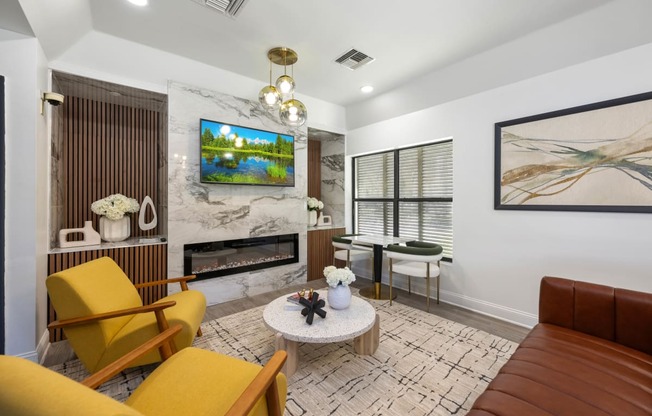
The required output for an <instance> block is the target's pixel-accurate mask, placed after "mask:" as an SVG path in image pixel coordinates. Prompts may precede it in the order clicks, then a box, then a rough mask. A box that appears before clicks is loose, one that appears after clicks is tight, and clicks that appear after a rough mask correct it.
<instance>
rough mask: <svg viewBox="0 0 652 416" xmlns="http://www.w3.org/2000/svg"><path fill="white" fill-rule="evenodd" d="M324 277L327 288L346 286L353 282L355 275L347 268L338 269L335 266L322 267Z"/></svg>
mask: <svg viewBox="0 0 652 416" xmlns="http://www.w3.org/2000/svg"><path fill="white" fill-rule="evenodd" d="M324 277H326V283H328V286H330V287H335V286H337V285H339V284H341V285H343V286H348V285H350V284H351V283H353V282H355V274H353V272H352V271H351V270H349V268H348V267H345V268H343V269H338V268H337V267H335V266H326V267H324Z"/></svg>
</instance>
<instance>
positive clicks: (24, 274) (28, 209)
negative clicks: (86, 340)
mask: <svg viewBox="0 0 652 416" xmlns="http://www.w3.org/2000/svg"><path fill="white" fill-rule="evenodd" d="M45 62H46V61H45V56H44V54H43V50H42V49H41V47H40V45H39V43H38V42H37V41H36V39H34V38H29V37H26V36H23V35H18V34H16V33H13V32H8V31H4V30H2V29H0V74H2V75H4V76H5V100H6V101H5V109H6V114H5V117H6V118H5V123H6V132H5V146H6V147H5V167H4V168H5V215H6V217H5V264H4V267H5V300H6V304H5V317H6V326H5V341H6V344H5V353H6V354H10V355H20V356H23V357H26V358H30V359H34V360H35V359H36V343H37V340H38V339H39V337H40V335H41V334H42V333H43V331H44V330H45V322H46V298H45V285H44V280H45V273H46V253H47V241H48V235H47V234H48V233H47V206H48V204H47V178H48V174H47V168H48V165H47V162H46V163H43V161H47V158H48V156H47V153H48V140H47V134H46V133H47V126H46V117H45V116H41V115H40V114H39V104H40V99H39V97H40V92H41V91H44V90H46V89H47V69H46V68H45ZM46 111H49V109H46ZM37 276H43V277H42V278H41V279H38V278H37Z"/></svg>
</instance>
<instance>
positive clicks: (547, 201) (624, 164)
mask: <svg viewBox="0 0 652 416" xmlns="http://www.w3.org/2000/svg"><path fill="white" fill-rule="evenodd" d="M494 140H495V153H494V169H495V172H494V209H496V210H543V211H587V212H636V213H650V212H652V92H646V93H642V94H636V95H631V96H627V97H621V98H616V99H612V100H607V101H601V102H597V103H593V104H587V105H582V106H578V107H572V108H567V109H564V110H558V111H553V112H549V113H543V114H538V115H534V116H528V117H523V118H518V119H514V120H508V121H502V122H499V123H495V130H494Z"/></svg>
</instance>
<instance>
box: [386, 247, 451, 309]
mask: <svg viewBox="0 0 652 416" xmlns="http://www.w3.org/2000/svg"><path fill="white" fill-rule="evenodd" d="M443 250H444V249H443V247H442V246H440V245H439V244H434V243H427V242H423V241H410V242H407V243H405V245H400V244H390V245H388V246H387V249H386V251H385V253H386V254H387V257H388V258H389V304H390V306H391V305H392V284H393V278H394V273H399V274H404V275H406V276H407V277H408V293H410V294H412V284H411V281H410V277H411V276H415V277H424V278H425V279H426V308H427V309H428V311H430V278H431V277H434V278H436V279H437V304H439V277H440V269H439V262H440V260H441V258H442V257H443V254H442V252H443Z"/></svg>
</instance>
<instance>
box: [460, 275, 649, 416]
mask: <svg viewBox="0 0 652 416" xmlns="http://www.w3.org/2000/svg"><path fill="white" fill-rule="evenodd" d="M468 415H471V416H489V415H518V416H523V415H527V416H538V415H573V416H578V415H591V416H600V415H627V416H636V415H646V416H650V415H652V294H651V293H643V292H635V291H632V290H626V289H615V288H612V287H608V286H603V285H596V284H592V283H586V282H579V281H573V280H568V279H561V278H556V277H544V278H543V279H542V280H541V291H540V294H539V324H537V325H536V326H535V327H534V328H533V329H532V331H531V332H530V333H529V334H528V335H527V337H526V338H525V340H523V342H522V343H521V344H520V346H519V347H518V349H517V350H516V351H515V352H514V354H513V355H512V357H511V358H510V359H509V361H508V362H507V363H506V364H505V365H504V366H503V367H502V368H501V369H500V372H499V373H498V375H497V376H496V378H494V380H493V381H492V382H491V383H490V384H489V386H488V387H487V390H486V391H485V392H484V393H482V394H481V395H480V397H478V399H477V400H476V401H475V403H474V405H473V408H472V409H471V411H470V412H469V413H468Z"/></svg>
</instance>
